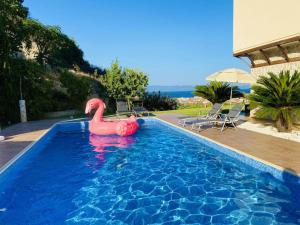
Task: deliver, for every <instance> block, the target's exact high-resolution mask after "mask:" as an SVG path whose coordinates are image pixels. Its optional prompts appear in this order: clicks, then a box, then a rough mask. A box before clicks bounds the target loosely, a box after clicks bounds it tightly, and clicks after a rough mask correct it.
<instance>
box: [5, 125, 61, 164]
mask: <svg viewBox="0 0 300 225" xmlns="http://www.w3.org/2000/svg"><path fill="white" fill-rule="evenodd" d="M58 121H59V120H57V119H53V120H40V121H33V122H27V123H19V124H15V125H12V126H10V127H8V128H6V129H4V130H2V131H1V132H0V135H2V136H5V141H1V142H0V168H1V167H3V166H4V165H5V164H6V163H7V162H9V161H10V160H11V159H12V158H14V157H15V156H16V155H17V154H19V153H20V152H21V151H22V150H23V149H24V148H26V147H27V146H28V145H30V144H31V143H33V142H34V141H36V140H37V139H38V138H39V137H40V136H41V135H42V134H43V133H45V132H46V131H47V130H48V129H49V128H50V127H51V126H52V125H53V124H54V123H56V122H58Z"/></svg>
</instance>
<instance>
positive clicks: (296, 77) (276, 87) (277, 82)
mask: <svg viewBox="0 0 300 225" xmlns="http://www.w3.org/2000/svg"><path fill="white" fill-rule="evenodd" d="M257 83H258V85H253V86H252V90H253V92H254V93H253V94H250V95H249V99H250V100H251V101H252V103H254V105H256V106H258V110H257V111H256V113H255V115H257V116H259V117H267V116H270V117H271V118H272V119H273V120H275V121H276V127H277V129H278V130H279V131H290V130H291V129H292V125H293V122H295V121H296V120H297V119H299V118H300V73H299V72H297V71H295V72H294V73H293V74H292V75H291V74H290V71H282V72H280V73H279V74H278V75H276V74H274V73H268V76H263V77H261V78H260V79H258V80H257Z"/></svg>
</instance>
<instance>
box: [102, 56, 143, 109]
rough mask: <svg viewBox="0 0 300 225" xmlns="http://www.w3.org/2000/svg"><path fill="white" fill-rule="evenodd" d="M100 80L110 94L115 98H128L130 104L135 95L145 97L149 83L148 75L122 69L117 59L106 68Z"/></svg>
mask: <svg viewBox="0 0 300 225" xmlns="http://www.w3.org/2000/svg"><path fill="white" fill-rule="evenodd" d="M100 81H101V83H102V84H103V86H104V87H105V88H106V89H107V93H108V96H109V97H111V98H113V99H126V100H127V101H128V104H129V106H130V105H131V99H132V98H133V97H135V96H138V97H143V96H144V93H145V90H146V87H147V85H148V76H147V75H146V74H145V73H143V72H140V71H137V70H133V69H128V68H125V69H122V67H121V66H120V65H119V62H118V61H117V60H115V61H114V62H113V63H112V64H111V66H110V68H108V69H107V70H106V73H105V75H104V76H102V77H100Z"/></svg>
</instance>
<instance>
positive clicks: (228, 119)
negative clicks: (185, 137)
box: [192, 104, 243, 132]
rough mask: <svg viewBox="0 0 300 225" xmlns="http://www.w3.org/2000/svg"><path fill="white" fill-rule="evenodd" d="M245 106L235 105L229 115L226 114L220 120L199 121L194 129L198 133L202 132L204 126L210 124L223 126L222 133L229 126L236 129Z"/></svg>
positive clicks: (194, 124) (194, 125)
mask: <svg viewBox="0 0 300 225" xmlns="http://www.w3.org/2000/svg"><path fill="white" fill-rule="evenodd" d="M242 109H243V105H241V104H237V105H234V106H233V107H232V108H231V109H230V110H229V112H228V114H224V115H223V116H222V117H220V118H219V119H212V120H211V119H208V120H202V121H198V122H196V123H193V125H192V129H196V130H198V131H200V130H202V129H201V128H202V126H203V125H208V124H222V128H221V132H222V131H223V130H224V128H225V127H226V126H227V125H232V126H233V127H234V128H236V123H237V122H238V121H239V116H240V113H241V112H242Z"/></svg>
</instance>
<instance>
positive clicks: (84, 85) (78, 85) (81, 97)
mask: <svg viewBox="0 0 300 225" xmlns="http://www.w3.org/2000/svg"><path fill="white" fill-rule="evenodd" d="M60 82H61V83H62V85H63V87H64V88H66V90H67V96H68V97H69V100H68V101H69V102H70V105H71V106H72V107H73V108H79V109H82V108H83V104H84V103H85V101H86V99H87V97H88V95H89V94H90V93H91V80H90V78H88V77H78V76H76V75H74V74H73V73H70V72H67V71H64V72H62V73H61V75H60Z"/></svg>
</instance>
